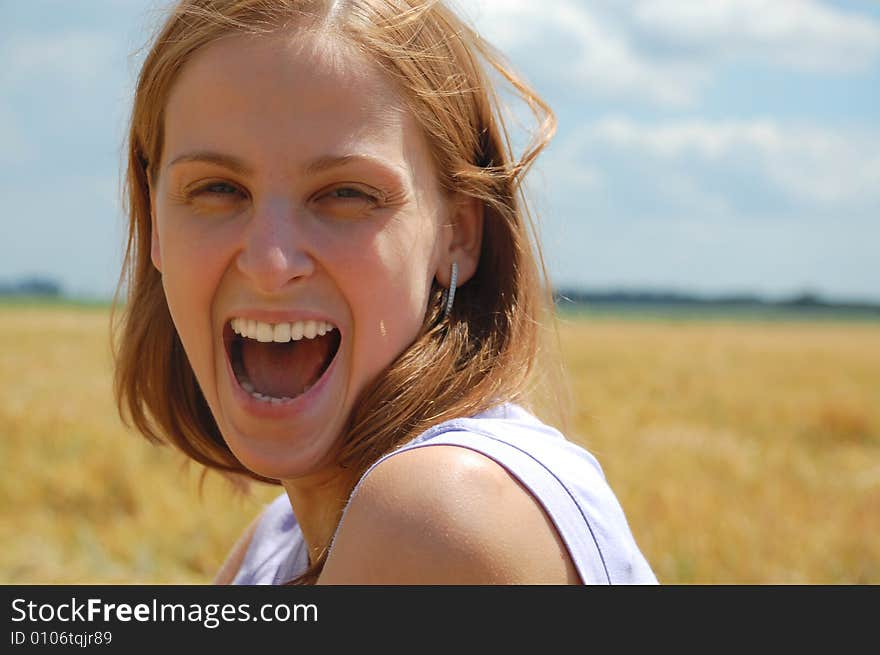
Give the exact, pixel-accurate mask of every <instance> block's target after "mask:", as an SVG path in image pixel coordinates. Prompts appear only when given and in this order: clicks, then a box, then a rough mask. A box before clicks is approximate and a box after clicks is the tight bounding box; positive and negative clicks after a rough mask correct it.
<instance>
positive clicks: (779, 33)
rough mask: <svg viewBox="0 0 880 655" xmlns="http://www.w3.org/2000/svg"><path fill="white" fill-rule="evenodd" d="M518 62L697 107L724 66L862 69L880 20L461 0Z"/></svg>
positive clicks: (657, 5) (769, 7)
mask: <svg viewBox="0 0 880 655" xmlns="http://www.w3.org/2000/svg"><path fill="white" fill-rule="evenodd" d="M459 4H460V5H461V6H462V7H463V9H464V10H465V14H466V15H467V16H469V17H471V18H472V20H473V21H474V23H475V24H476V26H477V28H478V29H479V30H480V31H481V33H483V34H484V35H485V36H486V37H487V38H488V39H489V40H490V41H492V42H494V43H496V44H497V45H498V46H499V47H500V48H501V49H502V50H503V51H505V52H510V53H512V55H513V56H514V59H517V58H519V59H521V60H522V61H526V62H532V61H534V60H539V61H541V62H542V63H543V64H544V66H545V68H546V72H547V74H549V75H551V76H555V77H557V78H558V79H561V80H563V81H564V82H566V83H569V84H572V85H574V86H575V88H580V89H582V91H586V92H591V93H596V94H599V95H605V96H609V97H614V98H621V97H622V98H629V99H638V100H639V101H645V100H648V101H650V102H653V103H656V104H659V105H662V106H672V107H684V106H692V105H694V104H695V103H696V102H697V101H698V100H699V98H700V96H701V93H702V92H703V90H704V89H705V88H706V86H707V85H708V83H709V82H710V81H711V80H712V79H713V76H714V75H715V74H716V73H717V71H718V69H719V67H720V66H721V65H722V64H723V63H725V62H728V61H731V60H737V59H740V60H741V59H746V60H753V61H754V60H758V61H759V62H760V63H761V64H764V65H767V66H770V67H784V68H788V69H796V70H806V71H825V72H834V73H852V72H859V71H863V70H865V69H867V68H868V67H870V66H872V65H873V64H874V62H875V61H876V60H877V58H878V56H880V23H878V22H877V21H876V20H873V19H871V18H868V17H866V16H860V15H855V14H850V13H846V12H843V11H840V10H838V9H834V8H831V7H829V6H826V5H822V4H820V3H819V2H816V1H815V0H773V1H772V2H767V1H766V0H712V1H711V2H700V1H696V0H639V1H638V2H620V1H619V0H595V1H594V2H591V3H583V2H579V1H577V0H542V1H541V2H536V1H534V0H459Z"/></svg>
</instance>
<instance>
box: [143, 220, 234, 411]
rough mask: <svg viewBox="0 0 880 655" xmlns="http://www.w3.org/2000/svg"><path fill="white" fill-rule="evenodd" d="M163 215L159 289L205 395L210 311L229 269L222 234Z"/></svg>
mask: <svg viewBox="0 0 880 655" xmlns="http://www.w3.org/2000/svg"><path fill="white" fill-rule="evenodd" d="M174 218H175V217H174V216H173V215H167V216H166V218H165V220H161V219H160V222H159V235H160V247H161V251H162V286H163V288H164V290H165V297H166V299H167V302H168V308H169V310H170V312H171V318H172V319H173V321H174V325H175V327H176V329H177V332H178V334H179V335H180V339H181V341H182V343H183V347H184V349H185V350H186V354H187V357H188V359H189V361H190V364H191V365H192V367H193V370H194V371H195V373H196V376H197V377H198V379H199V383H200V384H201V385H202V388H203V389H204V390H205V392H206V394H208V393H209V392H208V388H209V387H210V385H208V384H206V383H207V382H208V376H210V375H211V372H212V371H213V367H214V353H213V346H214V344H215V343H216V341H217V339H216V338H215V335H214V334H213V333H212V324H213V323H214V321H213V320H212V318H213V317H212V306H213V301H214V298H215V295H216V292H217V289H218V286H219V282H220V279H221V278H222V276H223V272H224V270H225V268H226V266H227V260H226V257H225V253H226V251H227V249H226V248H225V247H224V239H223V238H222V234H218V233H216V232H213V231H208V230H205V229H204V228H203V227H202V226H199V225H198V224H194V223H192V222H187V221H180V220H178V221H175V220H174Z"/></svg>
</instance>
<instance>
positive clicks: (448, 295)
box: [443, 262, 458, 318]
mask: <svg viewBox="0 0 880 655" xmlns="http://www.w3.org/2000/svg"><path fill="white" fill-rule="evenodd" d="M457 283H458V262H452V274H451V275H450V279H449V288H448V289H446V290H445V291H444V292H443V298H444V301H445V307H444V308H443V318H446V317H447V316H449V312H450V311H451V310H452V301H453V300H455V285H456V284H457Z"/></svg>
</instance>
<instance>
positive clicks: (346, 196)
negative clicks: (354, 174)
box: [326, 187, 378, 202]
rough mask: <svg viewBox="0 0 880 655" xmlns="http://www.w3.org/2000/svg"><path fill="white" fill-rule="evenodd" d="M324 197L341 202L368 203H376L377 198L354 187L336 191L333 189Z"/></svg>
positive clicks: (341, 188)
mask: <svg viewBox="0 0 880 655" xmlns="http://www.w3.org/2000/svg"><path fill="white" fill-rule="evenodd" d="M326 195H328V196H330V197H331V198H339V199H341V200H367V201H369V202H378V198H376V197H375V196H373V195H370V194H369V193H367V192H366V191H362V190H360V189H356V188H354V187H339V188H338V189H333V190H332V191H330V192H329V193H327V194H326Z"/></svg>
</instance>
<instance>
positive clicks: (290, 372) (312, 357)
mask: <svg viewBox="0 0 880 655" xmlns="http://www.w3.org/2000/svg"><path fill="white" fill-rule="evenodd" d="M328 349H329V340H328V339H326V338H324V337H316V338H314V339H300V340H299V341H289V342H288V343H274V342H269V343H261V342H259V341H255V340H253V339H244V340H243V343H242V363H243V364H244V370H245V373H247V376H248V379H250V381H251V384H253V385H254V389H255V390H256V391H258V392H260V393H262V394H264V395H267V396H272V397H274V398H283V397H285V396H286V397H288V398H295V397H296V396H298V395H300V394H301V393H303V392H304V391H305V389H306V387H307V386H311V385H312V384H314V383H315V382H316V381H317V380H318V377H319V376H320V374H321V370H322V369H323V367H324V362H325V361H326V360H327V354H328V352H329V350H328Z"/></svg>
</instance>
